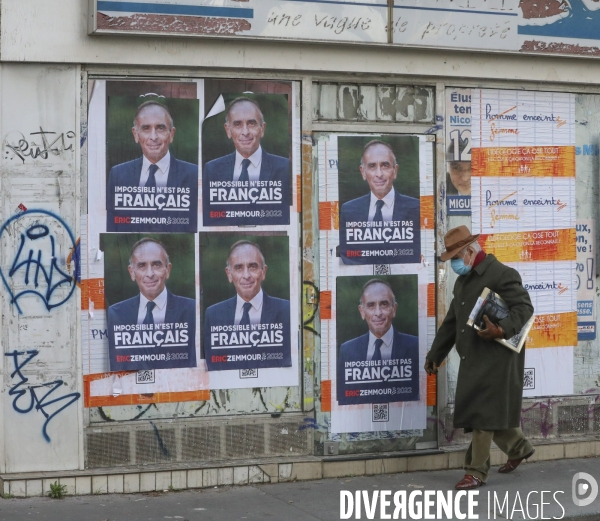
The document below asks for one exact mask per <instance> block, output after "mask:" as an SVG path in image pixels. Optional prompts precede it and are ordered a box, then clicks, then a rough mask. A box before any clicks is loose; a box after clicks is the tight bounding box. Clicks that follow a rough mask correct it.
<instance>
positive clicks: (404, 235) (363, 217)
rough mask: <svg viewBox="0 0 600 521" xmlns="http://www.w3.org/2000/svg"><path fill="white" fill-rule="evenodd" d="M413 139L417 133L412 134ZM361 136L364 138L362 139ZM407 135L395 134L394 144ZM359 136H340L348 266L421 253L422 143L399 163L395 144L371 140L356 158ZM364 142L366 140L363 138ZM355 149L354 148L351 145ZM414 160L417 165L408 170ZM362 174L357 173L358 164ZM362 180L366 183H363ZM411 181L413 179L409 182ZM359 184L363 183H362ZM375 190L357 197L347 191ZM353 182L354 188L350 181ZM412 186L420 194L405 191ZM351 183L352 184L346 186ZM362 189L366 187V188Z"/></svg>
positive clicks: (343, 248) (408, 259)
mask: <svg viewBox="0 0 600 521" xmlns="http://www.w3.org/2000/svg"><path fill="white" fill-rule="evenodd" d="M408 138H409V139H416V138H412V136H409V137H408ZM358 139H361V138H360V137H359V138H358ZM398 139H401V138H398V137H394V138H391V139H390V140H391V141H392V143H393V142H394V141H395V140H398ZM356 140H357V137H352V136H348V137H345V136H341V137H339V138H338V149H339V159H338V161H339V168H338V171H339V173H338V175H339V191H340V205H341V208H340V226H339V230H340V256H341V258H342V261H343V262H344V264H399V263H412V262H419V260H420V257H421V236H420V199H419V185H418V180H419V163H418V141H417V146H416V148H415V149H414V150H413V152H412V153H413V155H415V154H416V159H417V162H416V169H415V168H414V166H413V165H414V159H415V158H411V160H412V161H410V162H409V161H402V158H401V161H400V163H399V162H398V160H397V158H396V154H395V152H394V149H393V147H392V143H390V142H388V141H387V140H386V141H383V140H382V139H370V140H369V141H368V142H367V143H366V144H364V146H362V147H361V149H362V155H361V157H360V162H357V163H359V164H358V165H356V164H354V165H351V164H349V159H351V158H352V159H354V158H355V152H354V151H355V150H356V149H357V145H358V143H357V142H356ZM362 140H363V141H364V138H362ZM349 148H350V149H351V150H348V149H349ZM409 164H411V166H413V167H412V168H407V166H408V165H409ZM357 166H358V171H359V172H360V176H358V175H357V173H356V167H357ZM361 179H362V181H361ZM406 181H410V182H409V183H407V182H406ZM357 183H358V184H357ZM364 183H366V184H367V186H368V188H369V192H368V193H367V194H364V195H361V196H359V197H355V198H353V199H351V200H346V199H344V198H343V197H344V195H346V194H350V193H352V192H354V193H353V195H356V192H358V191H359V190H360V191H362V192H363V193H364V189H365V188H367V187H366V186H364ZM349 184H353V185H354V187H355V188H354V190H348V189H347V188H348V187H347V185H349ZM407 184H409V185H410V186H411V188H412V193H413V194H414V195H407V194H405V193H403V192H402V190H406V186H405V185H407ZM344 185H346V186H344ZM361 187H362V188H361Z"/></svg>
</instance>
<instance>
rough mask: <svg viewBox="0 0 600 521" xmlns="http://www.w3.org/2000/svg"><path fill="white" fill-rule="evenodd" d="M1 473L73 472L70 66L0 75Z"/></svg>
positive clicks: (76, 398)
mask: <svg viewBox="0 0 600 521" xmlns="http://www.w3.org/2000/svg"><path fill="white" fill-rule="evenodd" d="M1 85H2V90H1V97H2V101H1V102H2V108H1V118H2V119H1V126H2V159H1V167H0V168H1V170H0V172H1V181H0V182H1V188H2V190H1V193H2V195H1V197H2V210H3V213H2V228H0V273H1V275H2V290H1V291H2V315H3V321H2V326H3V327H2V343H3V351H4V356H3V357H2V362H0V363H1V364H2V375H3V381H2V393H3V400H2V402H1V403H2V414H1V418H2V420H1V421H2V429H0V432H1V433H2V434H1V435H2V437H3V443H2V446H3V447H4V449H5V453H4V458H3V459H2V466H3V468H2V470H3V471H4V472H26V471H42V470H59V469H75V468H78V467H79V466H80V464H81V461H82V457H83V456H82V450H81V449H82V444H81V429H82V403H81V402H82V400H81V389H80V367H79V366H80V364H79V363H78V349H77V346H78V342H77V338H78V329H77V320H76V316H77V303H76V300H77V299H76V295H77V290H76V285H75V278H74V276H75V275H76V270H77V269H78V260H77V254H78V253H77V247H76V246H77V234H76V232H75V230H77V221H78V214H79V203H78V199H79V198H78V197H77V196H76V194H78V193H79V185H78V178H79V176H78V170H79V144H80V142H79V131H78V120H79V118H78V100H79V88H78V85H79V67H76V66H73V67H69V66H58V67H57V66H43V65H10V64H3V65H2V68H1Z"/></svg>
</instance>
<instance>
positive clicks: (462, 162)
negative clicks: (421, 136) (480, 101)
mask: <svg viewBox="0 0 600 521" xmlns="http://www.w3.org/2000/svg"><path fill="white" fill-rule="evenodd" d="M446 143H448V147H447V148H446V204H447V207H448V208H447V209H448V215H471V89H456V88H449V89H447V90H446Z"/></svg>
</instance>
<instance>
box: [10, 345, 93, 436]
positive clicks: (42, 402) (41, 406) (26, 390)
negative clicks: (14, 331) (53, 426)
mask: <svg viewBox="0 0 600 521" xmlns="http://www.w3.org/2000/svg"><path fill="white" fill-rule="evenodd" d="M38 354H39V351H37V350H31V351H12V352H11V353H4V356H8V357H11V358H12V360H13V364H14V367H15V370H14V371H13V372H12V373H11V375H10V378H11V380H12V379H13V378H14V377H15V376H17V377H18V378H19V381H18V382H17V383H16V384H15V385H13V386H12V387H11V388H10V391H8V394H9V396H14V397H15V398H14V400H13V403H12V405H13V409H14V410H15V411H16V412H18V413H21V414H27V413H28V412H30V411H31V410H32V409H33V408H34V407H35V410H36V411H40V412H41V413H42V414H43V415H44V417H45V418H46V421H45V422H44V426H43V427H42V434H43V435H44V439H45V440H46V441H47V442H48V443H49V442H50V436H48V431H47V428H48V423H50V420H51V419H52V418H54V417H55V416H56V415H57V414H58V413H60V412H61V411H63V410H64V409H66V408H67V407H68V406H69V405H71V404H72V403H75V402H76V401H77V400H79V397H80V396H81V394H80V393H69V394H65V395H64V396H61V397H59V398H56V397H54V398H53V399H50V396H51V395H52V393H54V391H56V390H57V389H59V388H60V387H62V385H63V384H64V382H63V381H62V380H54V381H53V382H46V383H41V384H39V385H30V386H26V385H25V384H26V383H27V382H28V381H29V379H28V378H26V377H25V376H24V375H23V373H22V372H21V369H23V367H25V366H26V365H27V364H28V363H29V362H31V360H33V359H34V358H35V357H36V356H37V355H38ZM20 357H26V358H25V359H24V360H23V359H20ZM36 389H44V390H47V391H46V392H45V393H44V394H43V395H42V396H41V397H40V396H38V393H39V392H40V391H36ZM27 394H29V402H25V405H24V406H22V405H20V403H19V400H20V399H21V398H22V397H23V396H25V395H27ZM40 394H41V393H40ZM61 402H62V405H61V406H60V407H58V408H57V409H54V411H53V412H49V411H48V408H51V409H52V407H51V406H52V405H54V404H56V405H55V407H56V406H58V405H59V404H61Z"/></svg>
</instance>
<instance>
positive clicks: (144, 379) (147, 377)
mask: <svg viewBox="0 0 600 521" xmlns="http://www.w3.org/2000/svg"><path fill="white" fill-rule="evenodd" d="M135 383H136V384H153V383H154V369H143V370H142V371H138V372H137V374H136V375H135Z"/></svg>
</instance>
